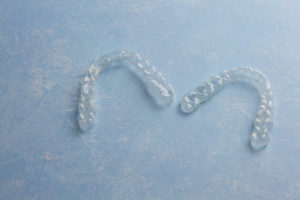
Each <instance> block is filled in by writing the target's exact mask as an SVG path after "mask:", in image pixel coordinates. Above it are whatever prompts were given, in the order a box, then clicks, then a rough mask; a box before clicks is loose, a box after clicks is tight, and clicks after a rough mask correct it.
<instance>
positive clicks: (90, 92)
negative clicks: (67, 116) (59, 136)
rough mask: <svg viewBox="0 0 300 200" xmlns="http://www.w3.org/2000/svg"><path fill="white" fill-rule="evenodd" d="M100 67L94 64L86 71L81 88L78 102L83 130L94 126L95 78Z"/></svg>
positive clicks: (79, 121) (79, 120)
mask: <svg viewBox="0 0 300 200" xmlns="http://www.w3.org/2000/svg"><path fill="white" fill-rule="evenodd" d="M98 73H99V72H98V69H96V68H94V67H93V65H92V66H91V67H90V68H89V69H88V71H87V72H86V74H85V76H84V78H83V80H82V81H81V90H80V97H79V103H78V112H79V114H78V118H77V119H78V123H79V126H80V128H81V129H82V130H83V131H88V130H89V129H91V128H92V127H93V124H94V118H95V105H94V104H95V99H94V93H95V81H96V80H95V79H96V76H97V75H98Z"/></svg>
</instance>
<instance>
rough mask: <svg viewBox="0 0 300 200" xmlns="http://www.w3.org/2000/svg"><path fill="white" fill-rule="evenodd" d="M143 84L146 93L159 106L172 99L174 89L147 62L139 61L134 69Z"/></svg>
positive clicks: (166, 103)
mask: <svg viewBox="0 0 300 200" xmlns="http://www.w3.org/2000/svg"><path fill="white" fill-rule="evenodd" d="M135 71H136V73H137V74H138V76H140V77H141V79H142V80H143V82H144V83H145V86H146V89H147V92H148V93H149V94H150V96H151V97H152V98H153V99H154V100H155V102H156V103H157V104H158V105H159V106H166V105H168V104H169V103H170V102H171V101H172V100H173V98H174V89H173V87H172V86H171V85H170V84H169V83H168V82H167V81H166V79H165V78H164V77H163V76H162V74H161V73H159V72H158V71H157V70H156V69H155V68H154V67H153V66H151V65H150V63H149V61H148V60H144V59H142V60H140V61H139V62H138V63H137V64H136V68H135Z"/></svg>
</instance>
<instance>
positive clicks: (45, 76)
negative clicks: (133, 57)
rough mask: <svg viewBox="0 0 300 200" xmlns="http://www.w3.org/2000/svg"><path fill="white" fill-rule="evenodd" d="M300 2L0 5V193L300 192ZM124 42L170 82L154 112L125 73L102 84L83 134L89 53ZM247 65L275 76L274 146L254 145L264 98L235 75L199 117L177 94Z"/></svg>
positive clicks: (111, 74) (251, 195)
mask: <svg viewBox="0 0 300 200" xmlns="http://www.w3.org/2000/svg"><path fill="white" fill-rule="evenodd" d="M299 10H300V2H299V1H297V0H289V1H286V0H277V1H274V0H244V1H240V0H230V1H228V0H218V1H216V0H209V1H204V0H171V1H165V0H143V1H138V0H128V1H116V0H112V1H105V0H93V1H89V0H87V1H74V0H73V1H71V0H70V1H58V0H51V1H1V2H0V96H1V97H0V199H1V200H2V199H3V200H10V199H49V200H50V199H51V200H52V199H62V200H63V199H72V200H74V199H89V200H93V199H101V200H102V199H103V200H120V199H122V200H125V199H129V200H140V199H145V200H160V199H161V200H166V199H178V200H185V199H186V200H199V199H264V200H268V199H300V167H299V166H300V158H299V155H300V134H299V130H300V123H299V113H300V104H299V97H300V87H299V86H300V81H299V79H300V70H299V69H300V68H299V67H300V12H299ZM121 48H127V49H131V50H134V51H137V52H139V53H140V54H141V55H142V57H144V58H147V59H149V60H150V63H151V64H153V65H154V66H156V67H157V69H158V70H159V71H161V72H162V73H163V74H164V75H165V76H166V78H167V79H168V80H169V81H170V82H171V83H172V84H173V85H174V88H175V92H176V99H175V101H174V102H173V104H172V105H171V106H169V107H167V108H166V109H159V108H158V107H156V106H155V104H154V103H153V102H152V100H151V99H150V98H149V97H148V96H147V93H146V92H145V89H144V87H143V85H142V84H141V83H140V81H139V80H138V79H137V78H136V77H135V76H134V75H133V74H132V73H131V72H130V71H128V70H126V69H124V68H121V69H116V70H110V71H107V72H105V73H103V74H102V75H101V77H100V78H99V80H98V83H97V84H98V85H97V110H98V114H97V125H96V127H95V128H94V129H93V131H91V132H89V133H86V134H79V133H78V132H77V131H76V126H77V125H76V123H75V116H76V106H77V105H76V104H77V98H78V81H79V79H80V77H81V75H82V73H83V72H84V70H86V68H87V66H88V64H89V63H90V61H91V60H92V59H93V58H94V57H96V56H99V55H102V54H105V53H109V52H111V51H113V50H119V49H121ZM244 65H248V66H252V67H255V68H258V69H260V70H261V71H263V72H264V73H265V74H267V76H268V77H269V78H270V80H271V84H272V87H273V93H274V98H275V106H276V107H275V127H274V129H273V131H272V132H271V143H270V145H269V146H268V147H267V148H266V149H264V150H263V151H261V152H256V153H255V152H253V151H251V149H250V148H249V132H250V130H251V127H252V119H253V117H254V116H255V110H256V105H257V102H258V97H257V94H256V92H255V90H253V89H251V88H248V87H245V86H242V85H234V86H231V87H227V88H226V89H225V90H223V91H222V92H220V93H219V94H218V95H216V96H215V97H214V98H213V99H212V100H211V101H209V102H207V103H205V104H204V105H202V106H201V107H200V108H199V109H198V110H197V111H196V112H195V113H193V114H191V115H188V116H187V115H182V114H181V113H180V112H179V111H178V101H179V99H180V98H181V97H182V96H183V95H184V94H185V93H186V92H188V91H190V90H191V89H193V88H195V87H196V86H197V85H199V84H200V83H201V82H203V81H205V80H207V79H208V78H209V76H211V75H215V74H217V73H219V72H220V71H222V70H224V69H228V68H231V67H234V66H244Z"/></svg>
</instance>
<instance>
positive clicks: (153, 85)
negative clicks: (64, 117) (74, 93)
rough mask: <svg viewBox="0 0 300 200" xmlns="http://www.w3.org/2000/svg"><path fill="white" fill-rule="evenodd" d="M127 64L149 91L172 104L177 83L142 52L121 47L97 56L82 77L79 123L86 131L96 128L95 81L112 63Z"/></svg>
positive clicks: (159, 100) (165, 102)
mask: <svg viewBox="0 0 300 200" xmlns="http://www.w3.org/2000/svg"><path fill="white" fill-rule="evenodd" d="M115 65H127V66H129V67H130V69H131V70H132V71H133V72H134V73H135V74H136V75H137V76H138V77H139V78H140V79H141V80H142V81H143V82H144V83H145V86H146V89H147V91H148V93H149V94H150V95H151V96H152V98H153V99H154V100H155V101H156V103H157V104H158V105H160V106H164V105H168V104H169V103H170V102H171V101H172V100H173V98H174V90H173V87H172V86H171V85H170V84H169V83H168V82H167V81H166V79H165V78H164V77H163V76H162V75H161V73H159V72H158V71H157V70H156V69H155V68H154V67H153V66H151V65H150V64H149V61H148V60H145V59H142V58H141V56H140V55H139V54H138V53H135V52H132V51H128V50H121V51H116V52H112V53H110V54H107V55H104V56H101V57H99V58H96V59H95V60H94V61H93V62H92V64H91V65H90V67H89V68H88V70H87V71H86V73H85V76H84V78H83V80H82V81H81V92H80V97H79V104H78V117H77V119H78V123H79V126H80V128H81V129H82V130H83V131H88V130H89V129H90V128H92V126H93V124H94V121H95V112H96V111H95V97H94V95H95V84H96V79H97V77H98V76H99V73H100V72H102V71H103V70H105V69H106V68H108V67H112V66H115Z"/></svg>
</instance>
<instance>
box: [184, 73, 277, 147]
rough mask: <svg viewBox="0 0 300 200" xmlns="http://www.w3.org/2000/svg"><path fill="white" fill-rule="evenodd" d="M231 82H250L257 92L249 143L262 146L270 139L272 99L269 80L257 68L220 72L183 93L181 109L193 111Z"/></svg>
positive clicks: (187, 111) (186, 111)
mask: <svg viewBox="0 0 300 200" xmlns="http://www.w3.org/2000/svg"><path fill="white" fill-rule="evenodd" d="M233 82H244V83H247V84H250V85H252V86H254V87H255V88H256V89H257V90H258V92H259V95H260V102H259V105H258V109H257V112H256V117H255V119H254V126H253V130H252V132H251V137H250V143H251V146H252V148H254V149H260V148H263V147H264V146H266V145H268V143H269V141H270V138H269V132H270V130H271V129H272V127H273V101H272V91H271V89H270V81H269V80H268V79H267V77H266V76H265V75H264V74H263V73H262V72H260V71H259V70H257V69H253V68H250V67H239V68H232V69H230V70H228V71H223V72H221V73H220V74H219V75H217V76H214V77H212V78H211V79H210V80H209V81H207V82H205V83H203V84H202V85H201V86H199V87H197V88H196V89H195V90H194V91H192V92H190V93H189V94H187V95H185V96H184V97H183V99H182V101H181V104H180V108H181V111H182V112H185V113H191V112H193V111H195V110H196V109H197V108H198V107H199V106H200V104H201V103H203V102H205V101H207V100H209V99H210V97H212V96H213V95H214V94H215V93H216V92H217V91H219V90H220V89H221V88H223V87H224V86H225V85H227V84H228V83H233Z"/></svg>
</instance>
